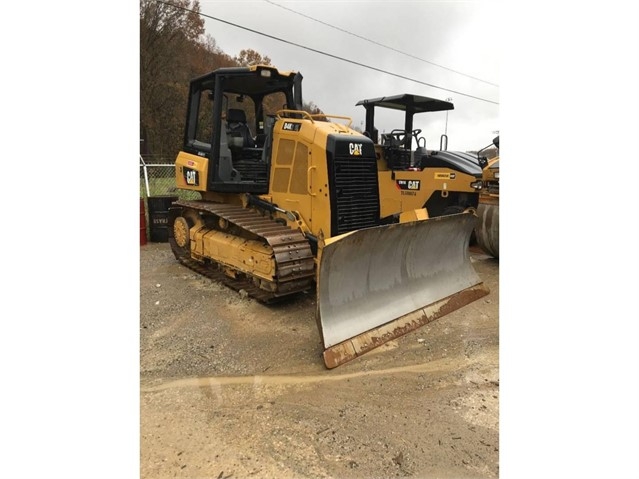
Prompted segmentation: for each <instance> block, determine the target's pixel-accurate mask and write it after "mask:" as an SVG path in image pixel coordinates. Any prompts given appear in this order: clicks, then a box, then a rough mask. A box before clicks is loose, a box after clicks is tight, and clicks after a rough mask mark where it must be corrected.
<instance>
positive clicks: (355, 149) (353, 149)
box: [348, 143, 362, 156]
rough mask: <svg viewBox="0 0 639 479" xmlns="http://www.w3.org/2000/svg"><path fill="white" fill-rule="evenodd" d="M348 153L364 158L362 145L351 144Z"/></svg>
mask: <svg viewBox="0 0 639 479" xmlns="http://www.w3.org/2000/svg"><path fill="white" fill-rule="evenodd" d="M348 152H349V153H350V154H351V155H353V156H362V144H361V143H349V144H348Z"/></svg>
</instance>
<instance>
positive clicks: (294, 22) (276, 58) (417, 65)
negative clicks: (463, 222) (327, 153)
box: [201, 0, 500, 151]
mask: <svg viewBox="0 0 639 479" xmlns="http://www.w3.org/2000/svg"><path fill="white" fill-rule="evenodd" d="M201 11H202V13H203V14H205V15H210V16H213V17H216V18H219V19H221V20H225V21H227V22H231V23H234V24H237V25H241V26H243V27H246V28H248V29H251V30H256V31H260V32H263V33H265V34H267V35H271V36H274V37H278V38H280V39H282V40H286V41H288V42H292V43H296V44H298V45H303V46H305V47H308V48H310V49H314V50H319V51H321V52H325V53H327V54H330V55H335V56H338V57H342V58H344V59H347V60H351V61H354V62H358V63H361V64H364V65H368V66H371V67H374V68H378V69H381V70H385V71H388V72H392V73H394V74H396V75H400V76H403V77H407V78H410V79H414V80H418V81H419V82H422V83H428V84H432V85H435V86H437V87H441V88H445V89H447V90H453V92H451V91H447V90H444V89H441V88H434V87H431V86H427V85H424V84H422V83H417V82H414V81H410V80H407V79H402V78H398V77H395V76H392V75H389V74H386V73H382V72H379V71H374V70H371V69H369V68H366V67H363V66H359V65H354V64H352V63H349V62H346V61H343V60H338V59H335V58H331V57H329V56H326V55H322V54H320V53H316V52H313V51H309V50H307V49H304V48H300V47H298V46H294V45H290V44H286V43H284V42H281V41H278V40H275V39H272V38H268V37H265V36H263V35H259V34H257V33H253V32H250V31H247V30H243V29H241V28H238V27H234V26H231V25H228V24H225V23H222V22H219V21H216V20H212V19H208V18H207V19H205V21H206V25H205V28H206V33H207V34H210V35H211V36H212V37H213V38H214V39H215V41H216V43H217V45H218V46H219V47H220V48H221V49H222V50H223V51H224V52H225V53H227V54H229V55H231V56H235V55H237V54H238V53H239V52H240V50H242V49H247V48H251V49H253V50H256V51H258V52H260V53H261V54H262V55H266V56H268V57H270V59H271V62H272V64H273V65H275V66H276V67H278V68H280V69H284V70H295V71H299V72H301V73H302V75H304V82H303V94H304V100H305V101H307V102H308V101H313V102H314V103H315V104H317V105H318V106H319V107H320V108H321V109H322V111H324V112H325V113H329V114H335V115H346V116H350V117H351V118H352V119H353V124H354V125H355V126H358V127H362V126H363V122H364V108H363V107H361V106H359V107H357V106H355V104H356V103H357V102H358V101H359V100H363V99H368V98H376V97H380V96H387V95H397V94H401V93H413V94H416V95H422V96H428V97H433V98H437V99H441V100H445V99H447V98H452V102H453V103H454V105H455V109H454V110H452V111H450V112H449V113H448V125H447V132H448V137H449V143H448V147H449V149H451V150H464V151H466V150H477V149H479V148H482V147H484V146H487V145H489V144H490V142H491V141H492V139H493V137H494V136H495V135H494V133H493V132H494V131H497V130H499V129H500V125H499V105H498V104H496V103H499V87H498V86H495V85H499V55H498V47H499V45H498V39H499V35H497V34H496V31H495V29H496V27H497V24H498V18H497V15H498V11H499V10H498V7H497V4H496V3H495V2H423V1H392V2H391V1H326V0H313V1H295V2H293V1H283V0H268V1H267V0H242V1H238V0H233V1H218V0H215V1H211V0H204V1H202V2H201ZM309 17H310V18H309ZM331 26H332V27H335V28H332V27H331ZM344 30H345V31H346V32H345V31H344ZM347 32H349V33H347ZM360 37H363V38H360ZM369 40H370V41H369ZM373 42H376V43H373ZM380 44H381V45H383V46H381V45H380ZM415 57H417V58H415ZM429 62H430V63H429ZM433 64H435V65H433ZM438 65H439V66H438ZM442 67H445V68H442ZM451 70H452V71H451ZM456 72H459V73H456ZM470 77H475V78H478V79H479V80H483V81H479V80H476V79H473V78H470ZM455 92H458V93H455ZM461 93H463V94H467V95H471V96H475V97H479V98H484V99H486V100H490V101H491V102H493V103H490V102H486V101H482V100H478V99H474V98H470V97H467V96H464V95H462V94H461ZM376 126H377V127H378V129H379V130H380V132H382V131H390V130H392V129H393V128H403V126H404V125H403V115H401V113H397V112H392V111H391V112H389V111H383V110H379V114H378V113H377V112H376ZM414 128H420V129H422V136H424V137H425V138H426V141H427V146H428V147H429V148H436V147H438V146H439V143H440V135H441V134H442V133H444V131H445V130H446V113H445V112H434V113H422V114H419V115H416V116H415V124H414Z"/></svg>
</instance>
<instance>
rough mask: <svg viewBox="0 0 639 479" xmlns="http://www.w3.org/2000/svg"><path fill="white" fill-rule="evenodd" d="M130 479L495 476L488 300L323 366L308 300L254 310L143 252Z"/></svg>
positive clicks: (493, 318)
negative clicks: (137, 464) (136, 466)
mask: <svg viewBox="0 0 639 479" xmlns="http://www.w3.org/2000/svg"><path fill="white" fill-rule="evenodd" d="M140 258H141V265H140V283H141V284H140V311H141V314H140V375H141V377H140V381H141V386H140V387H141V394H140V406H141V409H140V414H141V416H140V418H141V477H142V478H148V479H151V478H164V477H185V478H186V477H193V478H196V477H197V478H214V479H219V478H223V477H226V478H234V479H235V478H242V477H256V478H261V477H273V478H299V477H335V478H376V477H404V476H411V477H441V478H475V477H477V478H479V477H482V478H483V477H497V476H498V471H499V466H498V459H499V434H498V430H499V421H498V406H499V374H498V360H499V321H498V309H499V287H498V279H499V275H498V269H499V268H498V266H499V265H498V263H497V262H496V261H495V260H493V259H491V258H488V257H486V256H485V255H482V254H479V253H473V254H472V259H473V263H474V266H475V269H476V270H477V272H478V273H479V275H480V276H481V278H482V279H483V280H484V282H485V284H486V285H487V286H488V287H489V288H490V290H491V293H490V294H489V295H488V296H486V297H484V298H481V299H479V300H478V301H475V302H474V303H471V304H469V305H467V306H465V307H464V308H462V309H460V310H458V311H455V312H453V313H451V314H449V315H447V316H444V317H443V318H440V319H438V320H436V321H434V322H432V323H429V324H427V325H426V326H424V327H422V328H420V329H418V330H416V331H413V332H412V333H410V334H407V335H406V336H403V337H401V338H399V339H397V340H395V341H391V342H390V343H388V344H386V345H385V346H384V347H382V348H379V349H378V350H376V351H373V352H371V353H369V354H366V355H364V356H362V357H361V358H358V359H356V360H354V361H352V362H350V363H348V364H345V365H343V366H340V367H338V368H336V369H334V370H327V369H326V368H325V367H324V365H323V362H322V359H321V353H322V346H321V340H320V337H319V333H318V331H317V326H316V323H315V319H314V314H315V298H314V296H313V295H312V294H307V295H301V296H300V297H298V298H295V299H294V300H292V301H288V302H286V303H283V304H279V305H276V306H265V305H263V304H260V303H258V302H256V301H254V300H251V299H243V298H242V297H240V295H239V294H238V293H236V292H234V291H232V290H229V289H227V288H226V287H224V286H222V285H219V284H217V283H215V282H212V281H210V280H208V279H206V278H203V277H201V276H199V275H197V274H196V273H193V272H191V271H190V270H188V269H186V268H184V267H183V266H181V265H179V264H178V263H177V261H176V260H175V259H174V257H173V255H172V253H171V252H170V249H169V247H168V245H167V244H165V243H159V244H148V245H145V246H143V247H141V252H140Z"/></svg>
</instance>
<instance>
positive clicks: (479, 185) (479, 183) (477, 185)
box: [470, 180, 484, 190]
mask: <svg viewBox="0 0 639 479" xmlns="http://www.w3.org/2000/svg"><path fill="white" fill-rule="evenodd" d="M470 186H472V187H473V188H475V189H476V190H481V189H482V187H483V186H484V185H483V183H482V181H481V180H477V181H473V182H472V183H471V184H470Z"/></svg>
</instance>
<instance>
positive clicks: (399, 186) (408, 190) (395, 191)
mask: <svg viewBox="0 0 639 479" xmlns="http://www.w3.org/2000/svg"><path fill="white" fill-rule="evenodd" d="M357 105H361V106H363V107H364V108H365V109H366V126H365V132H364V134H365V135H366V136H368V137H369V138H371V139H372V140H373V142H374V143H375V153H376V155H377V160H378V161H377V171H378V174H379V189H380V200H381V205H380V207H381V208H380V215H381V217H382V218H384V219H388V218H392V217H394V216H397V215H399V214H401V213H402V212H406V211H412V210H416V209H419V208H425V209H426V210H427V211H428V215H429V217H431V218H432V217H434V216H442V215H449V214H454V213H460V212H462V211H464V210H466V209H469V208H470V209H476V208H477V206H478V203H479V195H480V192H481V189H482V167H483V166H484V164H482V163H480V162H479V161H478V158H477V157H475V156H473V155H471V154H468V153H465V152H462V151H448V150H447V143H448V137H447V136H446V135H442V142H441V143H440V148H439V149H436V148H432V147H430V148H427V146H426V139H425V137H423V136H420V135H421V132H422V130H420V129H413V126H414V116H415V115H416V114H418V113H429V112H438V111H447V110H452V109H453V108H454V105H453V104H452V103H450V102H448V101H443V100H437V99H435V98H430V97H425V96H419V95H414V94H409V93H404V94H402V95H394V96H385V97H380V98H372V99H367V100H361V101H359V102H357ZM380 109H385V110H386V111H388V110H392V111H398V112H403V116H404V118H403V125H402V126H403V128H398V129H393V130H391V132H390V133H382V134H381V135H380V134H379V131H378V129H377V127H376V126H375V117H376V112H378V111H379V110H380ZM380 136H381V138H380ZM444 139H445V140H446V142H445V143H444V141H443V140H444ZM444 144H445V145H446V146H443V145H444ZM413 146H414V148H413ZM479 160H483V158H479Z"/></svg>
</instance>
